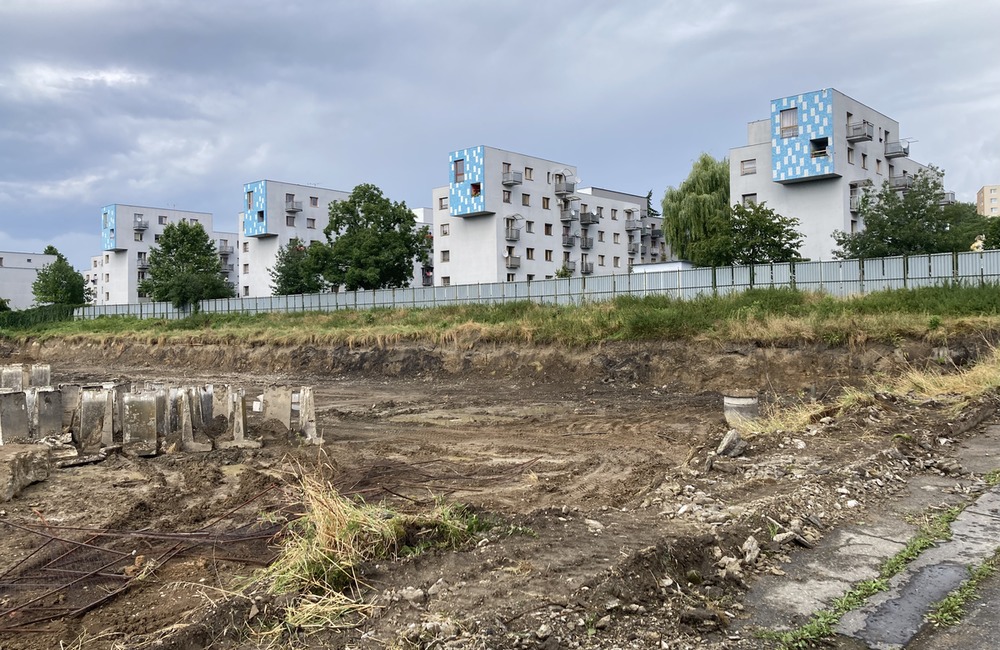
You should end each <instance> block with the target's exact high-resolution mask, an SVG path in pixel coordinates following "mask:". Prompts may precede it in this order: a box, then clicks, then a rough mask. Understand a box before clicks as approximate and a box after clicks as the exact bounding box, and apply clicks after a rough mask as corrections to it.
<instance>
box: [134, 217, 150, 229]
mask: <svg viewBox="0 0 1000 650" xmlns="http://www.w3.org/2000/svg"><path fill="white" fill-rule="evenodd" d="M147 228H149V222H148V221H145V220H143V219H136V220H135V221H133V222H132V230H145V229H147Z"/></svg>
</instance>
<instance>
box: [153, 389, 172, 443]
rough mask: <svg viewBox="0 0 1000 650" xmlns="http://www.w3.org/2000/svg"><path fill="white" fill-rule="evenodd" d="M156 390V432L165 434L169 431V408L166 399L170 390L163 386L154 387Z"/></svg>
mask: <svg viewBox="0 0 1000 650" xmlns="http://www.w3.org/2000/svg"><path fill="white" fill-rule="evenodd" d="M154 390H155V391H156V392H155V394H156V433H157V434H158V435H161V436H165V435H167V434H169V433H172V432H171V431H170V409H169V404H168V403H167V399H168V398H169V396H170V391H169V390H168V389H166V388H164V387H163V386H160V387H159V388H155V389H154Z"/></svg>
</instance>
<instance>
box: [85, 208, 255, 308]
mask: <svg viewBox="0 0 1000 650" xmlns="http://www.w3.org/2000/svg"><path fill="white" fill-rule="evenodd" d="M180 221H186V222H188V223H200V224H201V226H202V228H204V229H205V232H206V233H208V236H209V237H211V238H212V240H213V241H214V242H215V247H216V250H217V251H218V253H219V257H220V259H221V261H222V272H223V275H224V276H225V278H226V280H228V281H229V283H230V284H234V285H235V279H236V269H237V264H238V263H239V262H238V259H239V255H238V253H237V250H236V247H235V242H236V233H235V232H226V231H216V230H215V228H214V224H213V221H212V215H211V214H210V213H208V212H191V211H188V210H175V209H173V208H151V207H146V206H138V205H124V204H121V203H115V204H112V205H108V206H105V207H104V208H102V209H101V241H102V247H103V249H104V252H103V253H102V254H101V255H98V256H96V257H93V258H91V260H90V264H91V267H90V269H88V270H87V272H86V273H85V274H84V277H85V278H86V280H87V282H88V284H89V286H90V287H91V288H93V290H94V293H95V298H94V303H95V304H98V305H118V304H134V303H138V302H148V301H149V298H148V297H147V296H145V295H143V294H141V293H140V292H139V283H140V282H142V281H143V280H145V279H146V273H147V272H148V271H149V250H150V248H151V247H153V246H156V244H157V242H159V241H160V237H161V236H162V235H163V229H164V228H165V227H166V225H167V224H169V223H176V222H180Z"/></svg>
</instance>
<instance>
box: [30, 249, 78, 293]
mask: <svg viewBox="0 0 1000 650" xmlns="http://www.w3.org/2000/svg"><path fill="white" fill-rule="evenodd" d="M43 252H44V253H45V254H46V255H55V257H56V259H55V261H54V262H52V263H50V264H46V265H45V266H43V267H42V268H41V269H39V270H38V275H37V276H35V281H34V282H33V283H32V284H31V293H32V294H33V295H34V297H35V302H36V303H38V304H40V305H44V304H56V305H83V304H85V303H87V302H89V301H90V300H91V298H92V297H93V295H92V293H93V292H92V291H91V289H90V287H88V286H87V281H86V279H85V278H84V277H83V274H82V273H80V272H79V271H77V270H76V269H74V268H73V267H72V266H71V265H70V263H69V261H68V260H67V259H66V257H65V256H64V255H63V254H62V253H60V252H59V251H58V250H57V249H56V247H55V246H46V247H45V251H43Z"/></svg>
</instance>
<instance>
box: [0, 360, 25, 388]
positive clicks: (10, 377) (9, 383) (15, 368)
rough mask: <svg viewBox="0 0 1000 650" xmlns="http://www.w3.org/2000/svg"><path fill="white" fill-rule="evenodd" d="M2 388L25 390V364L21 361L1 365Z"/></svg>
mask: <svg viewBox="0 0 1000 650" xmlns="http://www.w3.org/2000/svg"><path fill="white" fill-rule="evenodd" d="M0 388H9V389H11V390H24V366H23V365H22V364H20V363H12V364H10V365H7V366H0Z"/></svg>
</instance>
